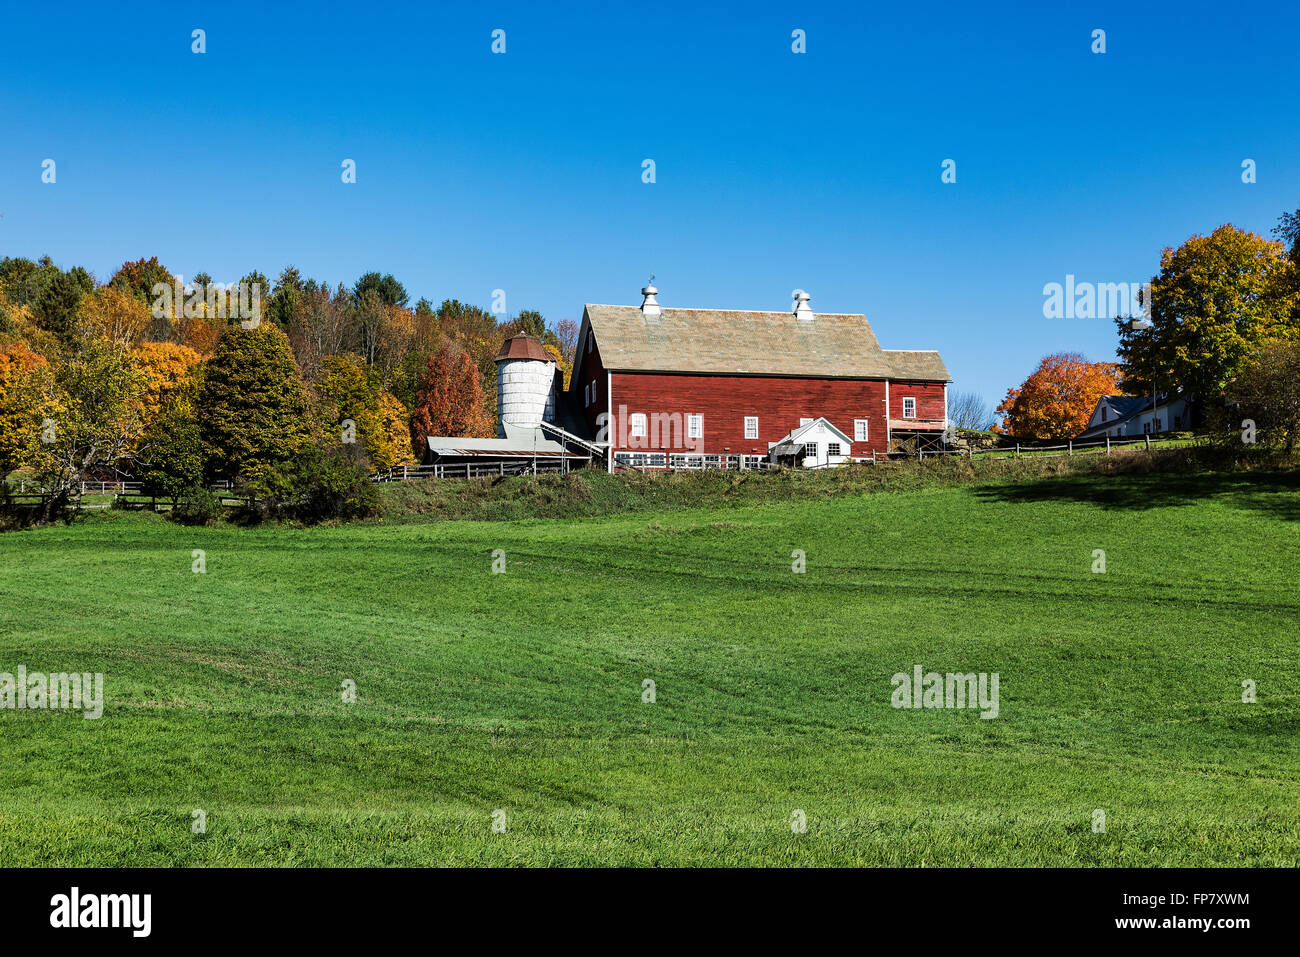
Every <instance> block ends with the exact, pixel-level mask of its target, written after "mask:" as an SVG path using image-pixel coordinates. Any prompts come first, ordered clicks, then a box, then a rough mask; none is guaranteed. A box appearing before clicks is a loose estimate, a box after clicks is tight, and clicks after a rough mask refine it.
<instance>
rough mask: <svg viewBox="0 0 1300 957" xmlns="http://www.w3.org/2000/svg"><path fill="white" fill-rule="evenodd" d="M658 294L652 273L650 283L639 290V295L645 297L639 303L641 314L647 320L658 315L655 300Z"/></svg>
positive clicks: (657, 304) (657, 306)
mask: <svg viewBox="0 0 1300 957" xmlns="http://www.w3.org/2000/svg"><path fill="white" fill-rule="evenodd" d="M658 293H659V290H658V289H656V288H655V276H654V273H651V274H650V281H649V282H647V283H646V284H645V287H644V288H643V289H642V290H641V295H643V296H645V299H643V300H642V301H641V312H642V313H643V314H644V315H645V316H646V317H647V318H648V317H652V316H657V315H659V303H658V301H657V300H656V299H655V296H656V295H658Z"/></svg>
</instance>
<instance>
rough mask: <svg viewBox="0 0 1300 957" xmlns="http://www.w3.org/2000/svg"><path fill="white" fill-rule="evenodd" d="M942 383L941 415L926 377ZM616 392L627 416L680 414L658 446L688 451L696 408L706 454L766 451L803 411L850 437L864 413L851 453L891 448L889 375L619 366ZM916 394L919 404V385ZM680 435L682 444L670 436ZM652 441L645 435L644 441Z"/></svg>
mask: <svg viewBox="0 0 1300 957" xmlns="http://www.w3.org/2000/svg"><path fill="white" fill-rule="evenodd" d="M590 358H591V357H590V356H588V357H587V359H590ZM936 387H937V388H938V390H939V393H938V394H939V414H940V415H942V414H943V385H942V383H940V384H938V385H937V386H936V385H935V384H934V383H928V384H927V385H926V388H927V389H929V390H933V389H934V388H936ZM611 392H612V397H613V398H612V401H613V403H614V412H615V413H619V412H620V407H625V408H626V415H629V416H630V415H632V414H633V413H637V412H641V413H645V414H646V415H647V417H648V418H653V415H654V414H655V413H668V414H672V413H678V414H679V415H680V416H681V417H682V427H681V435H680V436H677V435H672V436H661V437H660V441H659V443H658V444H657V446H656V448H659V449H676V450H677V451H685V448H686V446H685V434H686V424H685V417H686V416H687V415H688V414H692V413H698V414H700V415H703V416H704V447H703V449H699V450H698V451H700V452H703V453H705V454H708V455H721V454H728V453H729V454H732V455H750V454H757V455H766V454H767V450H768V445H769V444H770V443H773V442H777V441H779V440H780V439H783V438H785V436H786V435H788V434H789V433H790V431H791V430H792V429H795V428H798V426H799V420H800V419H801V418H809V419H815V418H818V417H819V416H825V417H826V418H827V419H828V420H829V421H830V422H831V423H832V424H833V425H834V426H835V427H836V428H838V429H840V430H841V431H842V432H844V434H845V435H847V436H848V437H849V438H850V439H852V438H853V420H854V419H866V420H867V421H868V422H869V423H870V424H869V426H868V436H869V440H868V441H866V442H853V443H852V445H851V447H850V451H849V454H850V455H870V454H871V453H872V451H873V450H874V451H879V452H884V451H886V448H885V435H886V433H885V383H884V382H883V381H882V380H879V379H803V378H788V379H787V378H778V377H768V376H721V375H676V374H671V373H655V372H615V373H614V376H613V388H612V390H611ZM908 394H909V395H911V394H912V393H910V392H909V393H908ZM917 395H918V405H919V406H920V398H919V396H920V393H919V392H918V393H917ZM602 398H603V397H602ZM921 408H924V406H921ZM895 414H896V415H897V413H895ZM747 415H756V416H758V438H757V439H747V438H745V416H747ZM620 426H621V423H620ZM610 432H611V434H610V438H611V440H612V441H613V442H614V443H615V446H614V447H615V450H620V451H621V450H628V449H635V448H636V446H634V445H633V444H632V442H633V441H640V440H631V439H629V438H628V437H627V435H626V430H624V429H622V428H618V429H615V428H611V430H610ZM620 433H622V434H620ZM674 441H675V443H676V444H671V443H672V442H674ZM649 447H650V446H649V439H648V438H647V440H646V442H645V444H644V445H642V446H641V448H643V449H648V448H649Z"/></svg>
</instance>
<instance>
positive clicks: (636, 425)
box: [628, 412, 645, 439]
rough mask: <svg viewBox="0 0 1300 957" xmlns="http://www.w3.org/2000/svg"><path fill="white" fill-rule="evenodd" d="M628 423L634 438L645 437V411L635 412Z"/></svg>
mask: <svg viewBox="0 0 1300 957" xmlns="http://www.w3.org/2000/svg"><path fill="white" fill-rule="evenodd" d="M628 425H629V427H630V428H631V433H630V434H631V437H632V438H634V439H644V438H645V413H644V412H633V413H632V418H630V419H629V420H628Z"/></svg>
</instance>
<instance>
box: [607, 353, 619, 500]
mask: <svg viewBox="0 0 1300 957" xmlns="http://www.w3.org/2000/svg"><path fill="white" fill-rule="evenodd" d="M613 414H614V373H613V372H611V371H610V370H608V369H606V370H605V421H606V422H609V417H610V416H611V415H613ZM615 441H617V437H613V436H612V437H611V441H610V443H609V451H608V452H606V453H605V463H606V465H605V470H606V471H607V472H609V473H610V474H611V475H612V474H613V473H614V443H615Z"/></svg>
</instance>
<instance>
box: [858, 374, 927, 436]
mask: <svg viewBox="0 0 1300 957" xmlns="http://www.w3.org/2000/svg"><path fill="white" fill-rule="evenodd" d="M904 397H908V398H914V399H916V417H917V418H918V419H942V418H943V383H942V382H890V383H889V417H890V418H891V419H893V420H894V421H895V422H897V421H898V420H900V419H902V418H903V398H904ZM836 424H837V425H838V424H839V423H836Z"/></svg>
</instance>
